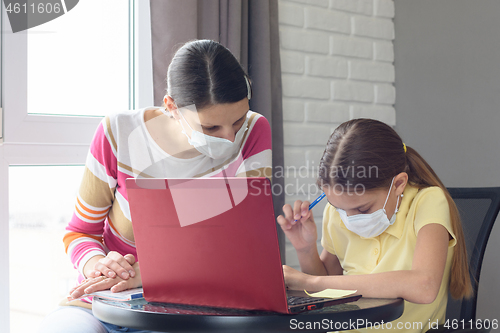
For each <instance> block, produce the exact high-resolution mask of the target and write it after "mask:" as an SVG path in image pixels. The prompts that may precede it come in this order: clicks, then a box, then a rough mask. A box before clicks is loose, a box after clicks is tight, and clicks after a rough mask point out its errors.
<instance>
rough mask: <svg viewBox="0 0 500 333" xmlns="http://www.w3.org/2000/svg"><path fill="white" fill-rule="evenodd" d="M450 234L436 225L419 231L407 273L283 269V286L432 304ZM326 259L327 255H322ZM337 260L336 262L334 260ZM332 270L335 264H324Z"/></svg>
mask: <svg viewBox="0 0 500 333" xmlns="http://www.w3.org/2000/svg"><path fill="white" fill-rule="evenodd" d="M449 237H450V235H449V233H448V231H447V230H446V228H445V227H444V226H442V225H439V224H428V225H426V226H424V227H422V229H420V231H419V233H418V236H417V244H416V247H415V253H414V256H413V264H412V268H411V269H410V270H404V271H392V272H384V273H376V274H366V275H335V276H312V275H308V274H304V273H301V272H299V271H296V270H294V269H292V268H290V267H285V269H284V273H285V283H286V284H287V286H288V287H289V288H290V289H306V290H308V291H318V290H324V289H327V288H333V289H346V290H357V292H358V293H360V294H361V295H363V296H364V297H374V298H397V297H401V298H404V299H405V300H407V301H409V302H413V303H423V304H427V303H432V302H433V301H434V299H435V298H436V296H437V294H438V292H439V288H440V286H441V281H442V279H443V274H444V268H445V265H446V258H447V254H448V242H449ZM322 258H325V259H326V260H329V259H331V257H330V256H327V255H325V256H322ZM337 261H338V259H337ZM325 265H326V266H328V267H330V265H331V267H335V266H336V264H335V263H333V264H332V263H326V264H325Z"/></svg>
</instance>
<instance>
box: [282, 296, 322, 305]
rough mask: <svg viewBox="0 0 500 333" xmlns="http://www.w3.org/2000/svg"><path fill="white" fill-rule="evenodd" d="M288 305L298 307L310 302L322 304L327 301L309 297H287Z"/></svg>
mask: <svg viewBox="0 0 500 333" xmlns="http://www.w3.org/2000/svg"><path fill="white" fill-rule="evenodd" d="M286 298H287V302H288V305H300V304H305V303H312V302H322V301H325V300H327V299H326V298H318V297H315V298H311V297H301V296H287V297H286Z"/></svg>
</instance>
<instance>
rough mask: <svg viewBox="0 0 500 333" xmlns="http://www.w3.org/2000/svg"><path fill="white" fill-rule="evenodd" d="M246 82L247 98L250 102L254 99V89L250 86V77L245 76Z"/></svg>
mask: <svg viewBox="0 0 500 333" xmlns="http://www.w3.org/2000/svg"><path fill="white" fill-rule="evenodd" d="M245 82H246V84H247V98H248V100H250V99H251V98H252V87H251V86H250V82H249V81H248V77H247V76H246V75H245Z"/></svg>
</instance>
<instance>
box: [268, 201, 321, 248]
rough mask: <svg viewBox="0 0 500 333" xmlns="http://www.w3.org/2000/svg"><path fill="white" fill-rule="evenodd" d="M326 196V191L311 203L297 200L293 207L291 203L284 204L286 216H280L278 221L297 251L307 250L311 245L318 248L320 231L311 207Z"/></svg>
mask: <svg viewBox="0 0 500 333" xmlns="http://www.w3.org/2000/svg"><path fill="white" fill-rule="evenodd" d="M324 197H325V193H322V194H321V195H320V196H319V197H318V198H316V200H314V201H313V202H312V203H311V204H309V202H307V201H304V202H302V201H300V200H297V201H295V204H294V208H293V209H292V206H290V205H284V206H283V213H284V214H285V216H284V217H283V216H282V215H280V216H278V223H279V224H280V226H281V229H283V231H284V232H285V235H286V236H287V237H288V239H289V240H290V242H291V243H292V245H293V247H295V249H296V250H297V251H299V250H307V249H309V248H310V247H311V246H314V248H316V240H317V238H318V233H317V231H316V223H315V222H314V218H313V215H312V213H311V209H312V208H313V207H314V206H316V204H317V203H318V202H320V201H321V200H322V199H323V198H324Z"/></svg>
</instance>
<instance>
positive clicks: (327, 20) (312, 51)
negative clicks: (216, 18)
mask: <svg viewBox="0 0 500 333" xmlns="http://www.w3.org/2000/svg"><path fill="white" fill-rule="evenodd" d="M393 18H394V1H393V0H279V22H280V43H281V46H280V49H281V71H282V82H283V118H284V141H285V170H284V175H285V177H286V182H285V184H286V186H285V189H284V190H285V193H286V202H287V203H290V204H293V202H294V201H295V200H297V199H301V200H305V199H308V200H314V199H315V197H316V196H318V195H319V194H320V191H319V189H317V188H316V187H315V185H314V184H315V179H316V174H317V169H318V164H319V160H320V158H321V155H322V153H323V150H324V146H325V144H326V141H327V140H328V137H329V136H330V134H331V132H332V131H333V130H334V129H335V127H337V126H338V125H339V124H340V123H342V122H344V121H346V120H349V119H353V118H375V119H378V120H381V121H384V122H386V123H387V124H389V125H392V126H394V125H395V124H396V113H395V110H394V103H395V98H396V92H395V89H394V76H395V74H394V64H393V61H394V48H393V39H394V24H393ZM325 202H326V201H323V202H322V203H321V204H320V205H318V206H317V207H316V209H315V210H314V217H315V220H316V224H317V225H318V231H319V237H318V248H319V249H320V251H321V245H320V244H319V242H320V239H321V221H322V214H323V212H322V210H323V207H324V206H325ZM286 260H287V264H289V265H291V266H292V267H295V268H298V261H297V256H296V254H295V250H294V249H293V247H292V246H291V244H290V243H288V241H287V252H286Z"/></svg>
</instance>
